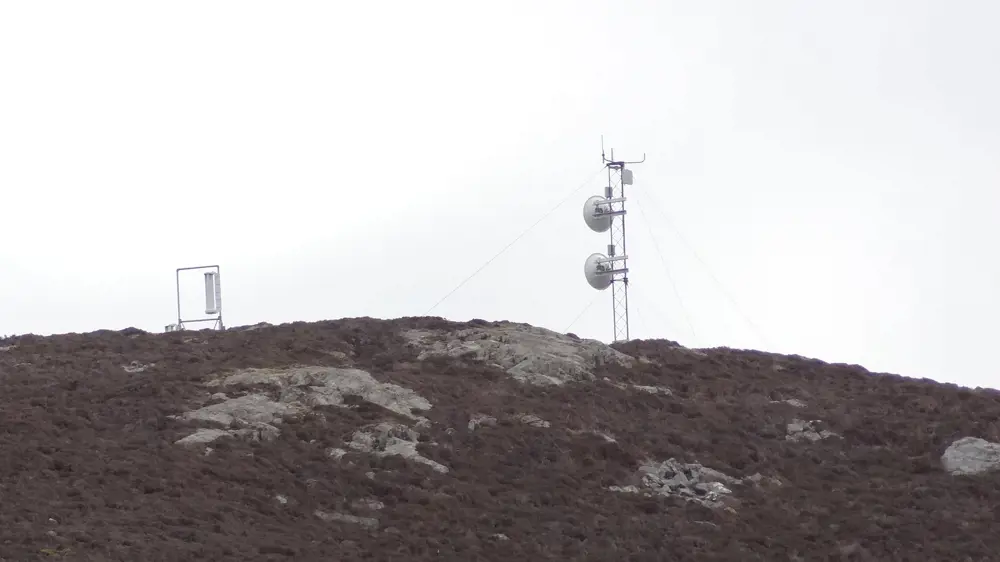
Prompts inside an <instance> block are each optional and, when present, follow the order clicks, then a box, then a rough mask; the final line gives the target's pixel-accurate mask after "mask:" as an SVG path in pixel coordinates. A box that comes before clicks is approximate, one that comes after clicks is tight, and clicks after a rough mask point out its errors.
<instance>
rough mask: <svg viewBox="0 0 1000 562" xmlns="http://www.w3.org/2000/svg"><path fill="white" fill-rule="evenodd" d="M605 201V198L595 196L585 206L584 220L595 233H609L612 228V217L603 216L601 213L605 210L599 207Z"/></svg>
mask: <svg viewBox="0 0 1000 562" xmlns="http://www.w3.org/2000/svg"><path fill="white" fill-rule="evenodd" d="M604 201H605V199H604V198H603V197H601V196H600V195H595V196H593V197H591V198H590V199H587V202H586V203H584V204H583V220H584V222H586V223H587V226H589V227H590V230H593V231H594V232H607V231H608V229H609V228H611V215H604V216H601V214H600V213H599V211H603V210H604V209H603V208H602V207H600V206H599V205H600V204H601V203H603V202H604Z"/></svg>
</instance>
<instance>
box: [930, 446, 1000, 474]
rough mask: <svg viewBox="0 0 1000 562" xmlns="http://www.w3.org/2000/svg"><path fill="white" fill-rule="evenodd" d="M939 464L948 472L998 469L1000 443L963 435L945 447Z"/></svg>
mask: <svg viewBox="0 0 1000 562" xmlns="http://www.w3.org/2000/svg"><path fill="white" fill-rule="evenodd" d="M941 464H942V465H943V466H944V469H945V470H947V471H948V473H949V474H957V475H971V474H982V473H985V472H994V471H997V470H1000V443H991V442H989V441H986V440H985V439H980V438H978V437H963V438H961V439H959V440H957V441H955V442H954V443H952V444H951V445H949V446H948V448H947V449H945V452H944V454H943V455H941Z"/></svg>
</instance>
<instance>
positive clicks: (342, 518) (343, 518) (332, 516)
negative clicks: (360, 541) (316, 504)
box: [314, 509, 378, 529]
mask: <svg viewBox="0 0 1000 562" xmlns="http://www.w3.org/2000/svg"><path fill="white" fill-rule="evenodd" d="M314 513H315V515H316V517H319V518H320V519H322V520H323V521H336V522H339V523H353V524H355V525H361V526H362V527H365V528H368V529H377V528H378V519H373V518H371V517H358V516H357V515H349V514H347V513H340V512H337V511H334V512H327V511H322V510H319V509H317V510H316V511H315V512H314Z"/></svg>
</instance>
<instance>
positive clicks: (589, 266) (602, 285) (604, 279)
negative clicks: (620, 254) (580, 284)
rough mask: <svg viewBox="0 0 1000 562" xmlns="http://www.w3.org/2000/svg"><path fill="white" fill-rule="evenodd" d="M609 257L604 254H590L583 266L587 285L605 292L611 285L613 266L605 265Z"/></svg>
mask: <svg viewBox="0 0 1000 562" xmlns="http://www.w3.org/2000/svg"><path fill="white" fill-rule="evenodd" d="M607 259H608V257H607V256H605V255H604V254H590V257H589V258H587V261H586V263H584V265H583V274H584V275H586V276H587V283H590V286H591V287H593V288H595V289H597V290H598V291H603V290H604V289H607V288H608V287H609V286H610V285H611V278H612V274H611V270H612V269H613V268H612V267H611V264H609V263H605V260H607Z"/></svg>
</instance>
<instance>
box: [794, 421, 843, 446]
mask: <svg viewBox="0 0 1000 562" xmlns="http://www.w3.org/2000/svg"><path fill="white" fill-rule="evenodd" d="M819 424H820V421H819V420H812V421H805V420H799V419H795V420H792V421H791V422H789V423H788V425H787V426H786V428H785V431H786V434H785V439H786V440H788V441H810V442H814V441H819V440H821V439H829V438H831V437H840V436H839V435H837V434H836V433H834V432H832V431H828V430H826V429H821V428H820V427H819Z"/></svg>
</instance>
